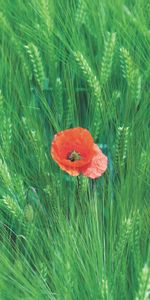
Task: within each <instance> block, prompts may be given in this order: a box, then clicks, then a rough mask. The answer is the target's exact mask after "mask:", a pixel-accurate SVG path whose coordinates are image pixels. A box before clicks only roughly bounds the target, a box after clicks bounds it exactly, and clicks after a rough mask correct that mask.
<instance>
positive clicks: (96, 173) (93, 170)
mask: <svg viewBox="0 0 150 300" xmlns="http://www.w3.org/2000/svg"><path fill="white" fill-rule="evenodd" d="M94 152H95V154H94V155H93V158H92V160H91V162H90V164H89V165H88V166H87V167H86V168H83V169H81V173H82V174H83V175H84V176H87V177H90V178H92V179H94V178H98V177H100V176H101V175H102V174H103V173H104V172H105V171H106V169H107V163H108V159H107V156H106V155H104V154H103V152H102V151H101V149H99V147H98V146H97V145H96V144H94Z"/></svg>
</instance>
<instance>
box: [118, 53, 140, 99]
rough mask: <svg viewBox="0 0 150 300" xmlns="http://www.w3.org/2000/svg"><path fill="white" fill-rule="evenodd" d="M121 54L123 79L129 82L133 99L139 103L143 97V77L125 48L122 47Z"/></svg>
mask: <svg viewBox="0 0 150 300" xmlns="http://www.w3.org/2000/svg"><path fill="white" fill-rule="evenodd" d="M120 53H121V67H122V72H123V77H124V78H125V79H126V81H127V84H128V87H129V91H130V94H131V97H132V99H133V100H135V101H137V102H139V99H140V95H141V76H140V74H139V70H138V68H137V67H136V66H135V64H134V62H133V60H132V58H131V56H130V54H129V52H128V51H127V50H126V49H125V48H123V47H122V48H121V49H120Z"/></svg>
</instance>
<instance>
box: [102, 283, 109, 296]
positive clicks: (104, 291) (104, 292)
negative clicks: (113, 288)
mask: <svg viewBox="0 0 150 300" xmlns="http://www.w3.org/2000/svg"><path fill="white" fill-rule="evenodd" d="M105 299H108V280H107V278H103V279H102V300H105Z"/></svg>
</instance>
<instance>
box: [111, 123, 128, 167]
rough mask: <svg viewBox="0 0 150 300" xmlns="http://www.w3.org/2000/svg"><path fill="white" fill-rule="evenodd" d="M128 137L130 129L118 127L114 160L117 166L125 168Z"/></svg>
mask: <svg viewBox="0 0 150 300" xmlns="http://www.w3.org/2000/svg"><path fill="white" fill-rule="evenodd" d="M128 136H129V127H124V126H122V127H118V129H117V138H116V145H115V160H114V163H115V165H116V166H118V165H119V166H123V165H124V164H125V161H126V157H127V146H128Z"/></svg>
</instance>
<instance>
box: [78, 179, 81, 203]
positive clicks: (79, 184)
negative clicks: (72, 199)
mask: <svg viewBox="0 0 150 300" xmlns="http://www.w3.org/2000/svg"><path fill="white" fill-rule="evenodd" d="M80 189H81V182H80V178H79V176H77V203H78V204H79V206H81V203H80Z"/></svg>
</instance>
